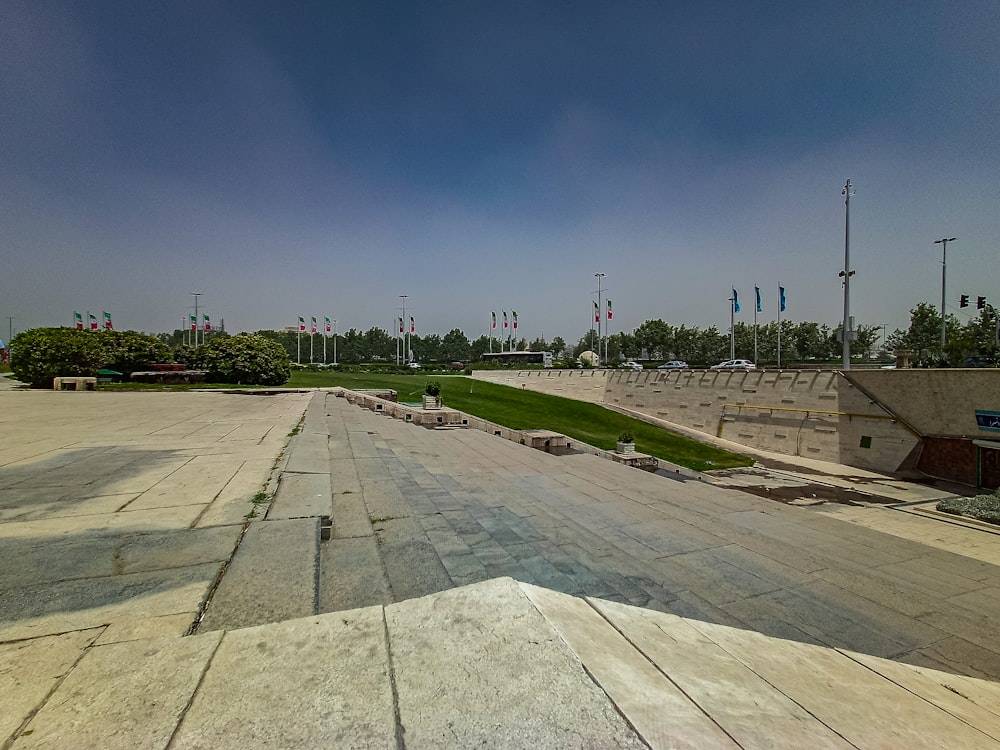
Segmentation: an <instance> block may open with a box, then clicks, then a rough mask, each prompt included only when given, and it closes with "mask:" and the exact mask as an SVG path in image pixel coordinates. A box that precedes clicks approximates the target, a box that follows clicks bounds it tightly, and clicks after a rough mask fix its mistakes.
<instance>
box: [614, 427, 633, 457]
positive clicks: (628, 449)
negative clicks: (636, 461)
mask: <svg viewBox="0 0 1000 750" xmlns="http://www.w3.org/2000/svg"><path fill="white" fill-rule="evenodd" d="M615 452H616V453H635V437H633V435H632V433H631V432H629V431H628V430H625V431H624V432H622V434H621V435H619V436H618V447H617V448H615Z"/></svg>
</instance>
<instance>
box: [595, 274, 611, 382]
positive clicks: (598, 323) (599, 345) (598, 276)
mask: <svg viewBox="0 0 1000 750" xmlns="http://www.w3.org/2000/svg"><path fill="white" fill-rule="evenodd" d="M605 276H607V274H604V273H595V274H594V277H595V278H596V279H597V364H599V365H600V364H602V361H601V315H602V312H601V282H602V281H604V277H605ZM607 352H608V344H607V342H604V353H605V355H607ZM605 359H607V356H605Z"/></svg>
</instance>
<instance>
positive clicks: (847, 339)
mask: <svg viewBox="0 0 1000 750" xmlns="http://www.w3.org/2000/svg"><path fill="white" fill-rule="evenodd" d="M840 194H841V195H843V196H844V270H843V271H841V272H840V275H841V276H842V277H843V278H844V327H843V337H844V362H843V366H844V369H845V370H850V369H851V277H852V276H853V275H854V271H852V270H851V196H852V195H854V191H853V190H852V186H851V181H850V180H848V181H847V184H845V185H844V189H843V190H841V191H840Z"/></svg>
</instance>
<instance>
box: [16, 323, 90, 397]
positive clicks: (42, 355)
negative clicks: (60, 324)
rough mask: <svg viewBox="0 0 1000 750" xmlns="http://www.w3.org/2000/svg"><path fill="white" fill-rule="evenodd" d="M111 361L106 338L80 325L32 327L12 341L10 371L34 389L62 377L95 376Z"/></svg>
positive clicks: (48, 385) (49, 384)
mask: <svg viewBox="0 0 1000 750" xmlns="http://www.w3.org/2000/svg"><path fill="white" fill-rule="evenodd" d="M106 362H107V352H106V351H105V348H104V346H103V339H102V338H101V336H100V335H98V334H96V333H95V332H93V331H80V330H77V329H76V328H31V329H29V330H27V331H21V332H20V333H19V334H17V335H16V336H15V337H14V339H13V340H12V341H11V342H10V371H11V372H12V373H14V377H15V378H17V379H18V380H20V381H21V382H22V383H28V384H29V385H31V387H32V388H51V387H52V379H53V378H55V377H59V376H69V377H94V376H96V375H97V371H98V370H100V369H101V367H103V366H104V364H105V363H106Z"/></svg>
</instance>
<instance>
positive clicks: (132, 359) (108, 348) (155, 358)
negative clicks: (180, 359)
mask: <svg viewBox="0 0 1000 750" xmlns="http://www.w3.org/2000/svg"><path fill="white" fill-rule="evenodd" d="M90 335H92V336H94V335H96V336H97V337H98V338H99V339H100V340H101V345H102V346H103V347H104V363H103V364H104V366H105V367H110V368H111V369H112V370H117V371H118V372H121V373H125V374H126V375H127V374H130V373H132V372H135V371H136V370H142V369H144V368H145V367H146V366H148V365H150V364H152V363H154V362H166V361H167V360H168V359H169V358H170V347H168V346H167V345H166V344H164V343H163V342H162V341H160V340H159V339H157V338H156V337H155V336H147V335H146V334H144V333H137V332H136V331H98V332H96V333H95V332H91V333H90Z"/></svg>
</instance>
